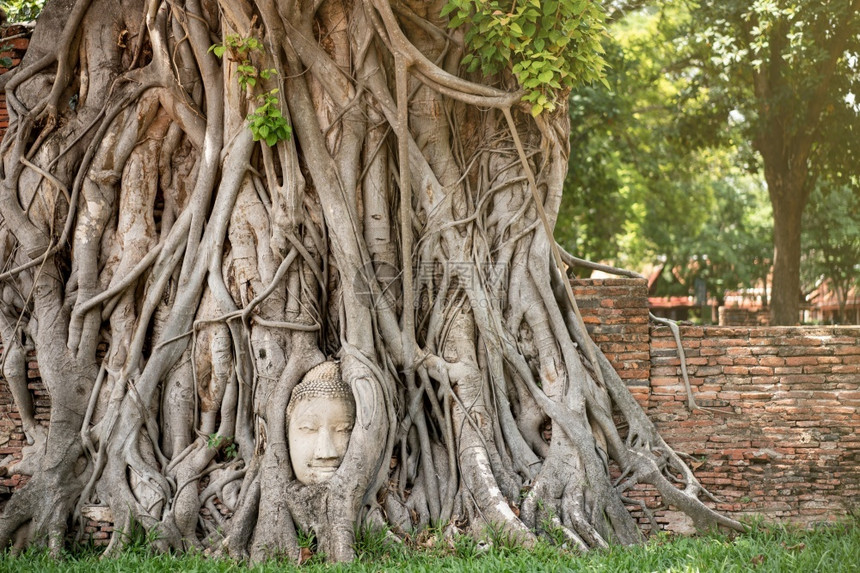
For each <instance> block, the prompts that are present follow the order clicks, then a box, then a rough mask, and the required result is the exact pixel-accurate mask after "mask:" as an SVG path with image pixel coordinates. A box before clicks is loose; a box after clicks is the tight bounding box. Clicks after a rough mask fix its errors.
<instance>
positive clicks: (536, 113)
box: [532, 103, 543, 117]
mask: <svg viewBox="0 0 860 573" xmlns="http://www.w3.org/2000/svg"><path fill="white" fill-rule="evenodd" d="M542 111H543V106H542V105H541V104H539V103H536V104H534V105H533V106H532V117H537V116H539V115H540V112H542Z"/></svg>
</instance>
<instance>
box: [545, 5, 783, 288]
mask: <svg viewBox="0 0 860 573" xmlns="http://www.w3.org/2000/svg"><path fill="white" fill-rule="evenodd" d="M688 17H689V13H688V12H687V11H685V10H683V9H682V8H679V7H677V6H672V5H669V6H664V7H662V8H661V9H659V10H657V9H654V8H642V7H640V9H638V10H637V11H634V12H630V13H627V14H626V15H625V16H624V17H623V18H620V19H618V20H617V21H616V22H614V23H613V25H612V28H611V37H609V38H607V39H605V40H604V45H605V47H606V58H607V61H608V63H609V69H608V71H607V82H608V84H609V87H605V86H602V85H588V86H583V87H580V88H577V89H576V90H575V91H574V92H573V93H572V95H571V108H570V109H571V124H572V129H571V159H570V170H569V171H568V176H567V180H566V183H565V195H564V198H563V200H562V206H561V211H560V213H559V226H558V231H557V236H558V237H559V240H560V241H561V242H563V243H564V244H565V245H566V246H568V248H570V249H571V250H572V251H574V252H577V253H579V254H580V255H581V256H584V257H586V258H591V259H595V260H609V261H611V262H613V263H615V264H618V265H620V266H624V267H629V268H637V269H643V268H646V267H651V266H653V265H655V264H658V263H660V264H663V265H664V267H665V269H666V270H665V272H666V273H667V274H669V275H670V278H671V280H672V281H675V280H676V279H677V280H680V282H679V283H675V284H674V285H673V286H674V289H675V290H662V291H661V292H660V294H688V292H689V291H690V290H691V289H692V285H693V284H694V283H695V280H696V279H702V280H705V281H706V284H707V288H708V292H709V293H710V294H711V295H712V296H715V297H716V298H718V299H721V298H722V297H723V295H724V293H725V291H726V290H727V289H736V288H738V287H744V286H754V285H757V284H759V283H764V282H765V281H766V279H767V275H768V272H769V269H770V262H771V253H769V252H768V251H769V250H770V249H771V246H770V245H771V238H770V226H771V225H772V219H771V215H770V206H769V204H768V201H767V197H766V192H765V191H764V184H763V181H762V180H761V178H760V177H759V176H758V175H757V174H756V170H757V165H758V163H757V160H756V157H755V155H754V154H753V152H752V150H751V149H750V147H749V145H747V144H746V142H745V140H744V137H743V133H742V132H741V131H740V130H739V129H738V127H737V125H736V124H735V123H732V122H730V121H726V120H727V119H728V118H723V119H722V121H721V122H713V121H712V122H710V125H708V126H706V127H707V129H710V130H712V132H711V133H706V132H705V131H702V130H701V129H699V128H698V127H697V125H696V124H695V122H693V121H690V118H691V117H695V116H697V115H699V114H700V113H702V111H703V110H702V109H701V108H702V103H701V102H696V101H693V100H690V99H689V98H687V97H686V96H685V92H686V90H688V87H689V79H688V77H687V75H686V74H683V73H680V70H682V69H683V66H680V67H679V66H678V54H677V50H676V48H675V46H674V43H673V42H674V40H675V39H676V38H677V36H678V35H679V34H680V33H681V31H682V30H685V29H686V26H687V25H688V23H687V20H686V19H687V18H688ZM766 302H767V301H765V303H766Z"/></svg>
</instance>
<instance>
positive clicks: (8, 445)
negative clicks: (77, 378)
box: [0, 347, 51, 509]
mask: <svg viewBox="0 0 860 573" xmlns="http://www.w3.org/2000/svg"><path fill="white" fill-rule="evenodd" d="M0 356H2V347H0ZM27 388H28V389H29V390H30V394H31V395H32V396H33V400H34V405H35V407H36V419H37V420H39V421H40V422H41V423H43V424H47V423H48V419H49V417H50V410H51V399H50V397H49V396H48V392H47V391H46V390H45V387H44V386H43V385H42V380H41V379H40V378H39V367H38V365H37V364H36V362H35V359H34V358H33V356H32V355H31V356H30V361H29V362H28V364H27ZM26 444H27V442H26V441H25V438H24V430H23V429H22V428H21V416H20V414H18V409H17V408H16V407H15V401H14V400H13V399H12V393H11V392H10V391H9V386H8V385H7V384H6V380H5V379H4V378H2V376H0V465H6V464H5V463H3V461H4V460H6V459H8V457H9V456H11V457H12V458H14V459H21V448H23V447H24V446H25V445H26ZM26 480H27V478H26V477H24V476H20V475H13V476H0V509H2V507H3V505H4V504H5V502H6V499H7V498H8V496H9V494H10V493H11V492H12V490H13V489H15V488H17V487H19V486H21V485H23V484H24V483H26Z"/></svg>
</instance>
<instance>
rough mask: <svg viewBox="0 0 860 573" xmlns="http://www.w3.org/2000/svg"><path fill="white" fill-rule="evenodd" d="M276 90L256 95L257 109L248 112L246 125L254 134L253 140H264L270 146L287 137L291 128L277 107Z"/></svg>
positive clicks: (290, 132)
mask: <svg viewBox="0 0 860 573" xmlns="http://www.w3.org/2000/svg"><path fill="white" fill-rule="evenodd" d="M277 94H278V90H276V89H274V90H272V91H270V92H268V93H264V94H260V95H258V96H257V101H258V102H259V105H258V106H257V109H255V110H254V111H252V112H251V113H249V114H248V117H247V120H248V125H249V127H250V128H251V133H253V134H254V141H265V142H266V145H268V146H269V147H272V146H273V145H275V144H276V143H277V142H279V141H283V140H286V139H289V137H290V134H292V128H290V125H289V124H288V123H287V120H286V119H285V118H284V116H283V115H282V114H281V110H280V108H279V107H278V95H277Z"/></svg>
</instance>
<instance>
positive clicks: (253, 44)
mask: <svg viewBox="0 0 860 573" xmlns="http://www.w3.org/2000/svg"><path fill="white" fill-rule="evenodd" d="M262 49H263V43H262V42H261V41H260V40H258V39H257V38H254V37H249V38H243V37H241V36H238V35H236V34H229V35H228V36H227V37H225V38H224V43H223V44H213V45H212V46H210V47H209V51H210V52H212V53H213V54H215V56H217V57H218V58H223V57H224V55H225V54H226V55H227V56H228V57H229V58H230V59H231V60H232V61H234V62H236V63H237V65H236V81H237V82H238V83H239V87H240V88H242V89H243V90H246V91H247V90H249V89H253V88H254V87H256V85H257V78H262V79H264V80H268V79H270V78H272V77H274V76H276V75H277V73H278V72H277V70H275V69H274V68H265V69H262V70H261V69H259V68H257V66H256V65H254V63H253V62H252V59H251V58H252V55H253V54H254V53H255V52H260V51H262ZM256 100H257V102H258V104H259V105H257V108H256V109H255V110H254V111H252V112H251V113H249V114H248V116H247V117H246V118H245V119H247V120H248V127H249V128H250V129H251V133H253V134H254V141H264V142H266V145H268V146H269V147H272V146H273V145H275V144H276V143H278V142H279V141H285V140H287V139H289V138H290V135H291V134H292V128H291V127H290V125H289V123H287V120H286V118H284V116H283V113H282V112H281V108H280V102H279V101H278V90H277V89H272V90H270V91H269V92H267V93H262V94H259V95H257V96H256Z"/></svg>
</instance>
